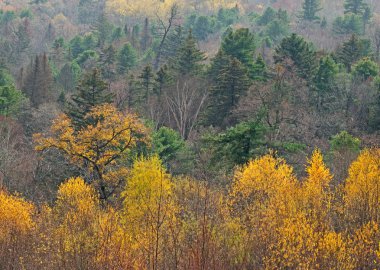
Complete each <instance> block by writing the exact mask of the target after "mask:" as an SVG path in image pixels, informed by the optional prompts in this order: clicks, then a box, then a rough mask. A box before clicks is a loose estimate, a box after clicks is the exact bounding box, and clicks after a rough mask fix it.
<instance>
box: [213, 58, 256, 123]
mask: <svg viewBox="0 0 380 270" xmlns="http://www.w3.org/2000/svg"><path fill="white" fill-rule="evenodd" d="M210 74H214V76H215V77H214V78H213V80H214V82H213V86H212V88H211V90H210V96H209V105H208V112H207V118H208V119H207V122H208V124H211V125H215V126H225V125H228V123H225V119H226V118H227V117H228V116H230V113H231V111H232V110H233V109H234V108H235V107H236V105H237V104H238V102H239V99H240V97H241V96H243V95H244V94H245V93H246V92H247V90H248V88H249V86H250V79H249V77H248V73H247V70H246V68H245V67H244V65H243V64H242V63H241V62H240V61H239V60H238V59H236V58H232V57H231V56H228V55H225V54H223V53H219V54H218V55H217V56H216V57H215V58H214V59H213V63H212V67H211V72H210Z"/></svg>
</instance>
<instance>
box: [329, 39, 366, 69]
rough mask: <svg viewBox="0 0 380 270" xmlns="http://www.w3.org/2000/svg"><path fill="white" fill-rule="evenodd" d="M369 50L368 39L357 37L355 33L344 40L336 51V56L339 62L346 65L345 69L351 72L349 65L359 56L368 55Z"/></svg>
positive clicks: (357, 59)
mask: <svg viewBox="0 0 380 270" xmlns="http://www.w3.org/2000/svg"><path fill="white" fill-rule="evenodd" d="M370 52H371V45H370V42H369V41H368V40H364V39H359V38H358V37H357V36H356V35H352V36H351V38H350V39H349V40H348V41H346V42H344V43H343V45H342V46H341V47H339V48H338V50H337V52H336V58H337V60H338V62H339V63H342V64H344V65H345V66H346V68H347V71H348V72H351V67H352V65H353V64H354V63H356V62H357V61H359V60H360V59H361V58H363V57H366V56H369V54H370Z"/></svg>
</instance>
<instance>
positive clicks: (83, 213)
mask: <svg viewBox="0 0 380 270" xmlns="http://www.w3.org/2000/svg"><path fill="white" fill-rule="evenodd" d="M98 214H99V198H98V195H97V192H96V191H95V189H94V188H93V187H92V186H90V185H88V184H86V183H85V182H84V180H83V179H82V178H80V177H78V178H71V179H69V180H67V181H66V182H64V183H63V184H61V185H60V187H59V189H58V194H57V202H56V205H55V207H54V208H53V215H54V219H55V222H56V223H57V228H56V231H55V237H57V239H58V243H60V244H59V245H60V246H59V253H60V257H61V258H62V265H61V266H60V267H62V268H71V267H74V268H78V269H88V268H91V266H92V264H93V258H94V256H95V253H96V247H97V242H96V241H97V240H98V239H97V237H95V220H96V219H97V216H98Z"/></svg>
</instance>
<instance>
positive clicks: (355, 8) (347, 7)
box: [344, 0, 368, 15]
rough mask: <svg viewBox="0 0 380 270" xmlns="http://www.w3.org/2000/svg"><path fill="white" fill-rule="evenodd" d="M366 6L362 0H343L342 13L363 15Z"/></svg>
mask: <svg viewBox="0 0 380 270" xmlns="http://www.w3.org/2000/svg"><path fill="white" fill-rule="evenodd" d="M367 6H368V5H367V4H366V3H365V2H364V0H345V2H344V13H345V14H347V13H352V14H355V15H363V14H364V12H365V9H366V7H367Z"/></svg>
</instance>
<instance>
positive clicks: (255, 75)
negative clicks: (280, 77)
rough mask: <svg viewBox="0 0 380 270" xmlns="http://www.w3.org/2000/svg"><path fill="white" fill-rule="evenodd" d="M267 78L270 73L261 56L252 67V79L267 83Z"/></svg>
mask: <svg viewBox="0 0 380 270" xmlns="http://www.w3.org/2000/svg"><path fill="white" fill-rule="evenodd" d="M267 78H268V72H267V67H266V64H265V61H264V58H263V57H262V56H261V55H259V56H258V57H257V59H256V61H255V63H254V64H253V67H252V79H253V80H254V81H265V80H266V79H267Z"/></svg>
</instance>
